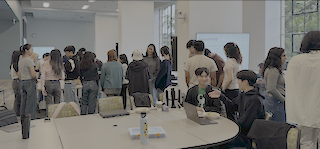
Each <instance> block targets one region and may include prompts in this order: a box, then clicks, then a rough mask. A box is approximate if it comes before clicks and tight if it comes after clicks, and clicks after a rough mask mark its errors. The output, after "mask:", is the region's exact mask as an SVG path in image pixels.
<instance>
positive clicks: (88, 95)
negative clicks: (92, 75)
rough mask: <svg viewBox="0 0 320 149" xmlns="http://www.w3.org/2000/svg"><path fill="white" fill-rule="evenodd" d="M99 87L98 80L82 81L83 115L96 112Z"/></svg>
mask: <svg viewBox="0 0 320 149" xmlns="http://www.w3.org/2000/svg"><path fill="white" fill-rule="evenodd" d="M98 90H99V87H98V85H97V82H96V81H83V82H82V100H81V115H85V114H87V113H88V114H94V113H95V110H96V104H97V96H98Z"/></svg>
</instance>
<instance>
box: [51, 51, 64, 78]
mask: <svg viewBox="0 0 320 149" xmlns="http://www.w3.org/2000/svg"><path fill="white" fill-rule="evenodd" d="M50 56H51V60H50V65H51V67H52V70H53V72H54V74H55V75H56V76H61V75H62V74H61V70H62V71H63V70H64V67H63V61H62V58H61V52H60V50H58V49H54V50H52V51H51V53H50Z"/></svg>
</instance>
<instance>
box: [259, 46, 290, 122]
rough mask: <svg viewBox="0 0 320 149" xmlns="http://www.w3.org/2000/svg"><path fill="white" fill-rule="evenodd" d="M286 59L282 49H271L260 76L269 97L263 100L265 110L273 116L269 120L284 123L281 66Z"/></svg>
mask: <svg viewBox="0 0 320 149" xmlns="http://www.w3.org/2000/svg"><path fill="white" fill-rule="evenodd" d="M286 59H287V56H286V52H285V51H284V49H282V48H279V47H273V48H271V49H270V51H269V53H268V56H267V58H266V60H265V62H264V67H263V71H262V75H263V77H264V82H265V86H266V89H267V91H268V93H269V97H267V98H266V99H265V100H264V106H265V110H266V111H268V112H271V113H272V114H273V116H272V118H271V120H274V121H278V122H285V117H286V116H285V107H284V101H285V80H284V77H283V76H282V66H283V65H284V64H285V62H286Z"/></svg>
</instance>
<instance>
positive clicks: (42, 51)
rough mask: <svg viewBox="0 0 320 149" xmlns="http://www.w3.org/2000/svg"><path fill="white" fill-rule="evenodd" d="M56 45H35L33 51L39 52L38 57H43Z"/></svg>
mask: <svg viewBox="0 0 320 149" xmlns="http://www.w3.org/2000/svg"><path fill="white" fill-rule="evenodd" d="M53 49H55V48H54V47H35V46H34V47H33V52H35V53H38V54H39V57H38V59H42V56H43V54H45V53H50V52H51V51H52V50H53Z"/></svg>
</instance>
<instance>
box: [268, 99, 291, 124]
mask: <svg viewBox="0 0 320 149" xmlns="http://www.w3.org/2000/svg"><path fill="white" fill-rule="evenodd" d="M264 108H265V111H266V112H271V113H272V117H271V118H270V120H273V121H277V122H283V123H284V122H286V111H285V106H284V103H283V102H280V100H278V99H276V98H274V97H267V98H266V99H265V100H264Z"/></svg>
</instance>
